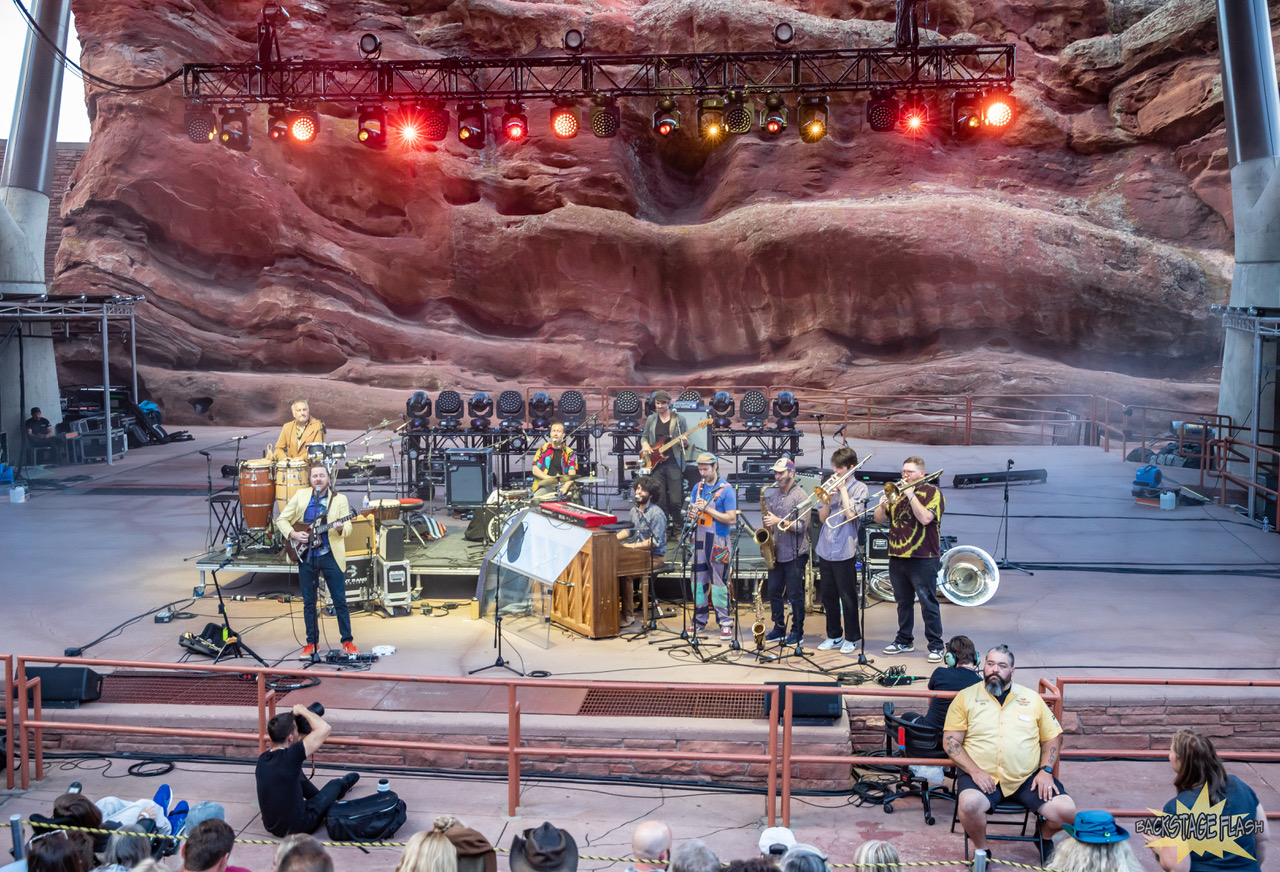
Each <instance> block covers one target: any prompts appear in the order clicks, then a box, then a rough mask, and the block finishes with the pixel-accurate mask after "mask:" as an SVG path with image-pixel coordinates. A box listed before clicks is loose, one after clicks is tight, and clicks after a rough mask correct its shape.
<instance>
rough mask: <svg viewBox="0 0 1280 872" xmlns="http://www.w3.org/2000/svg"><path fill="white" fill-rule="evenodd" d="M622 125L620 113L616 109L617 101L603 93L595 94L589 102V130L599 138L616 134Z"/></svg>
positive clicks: (606, 137)
mask: <svg viewBox="0 0 1280 872" xmlns="http://www.w3.org/2000/svg"><path fill="white" fill-rule="evenodd" d="M620 127H622V113H621V111H619V109H618V101H617V100H616V99H614V98H613V97H606V96H604V95H603V94H601V95H598V96H596V97H595V98H594V99H593V100H592V102H591V132H592V133H594V134H595V135H596V136H598V137H600V138H601V139H608V138H610V137H613V136H617V135H618V129H619V128H620Z"/></svg>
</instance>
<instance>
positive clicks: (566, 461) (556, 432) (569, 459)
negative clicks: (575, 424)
mask: <svg viewBox="0 0 1280 872" xmlns="http://www.w3.org/2000/svg"><path fill="white" fill-rule="evenodd" d="M547 436H548V437H549V439H548V441H547V443H546V444H545V445H543V446H542V448H541V449H540V450H539V451H538V456H537V457H535V458H534V459H533V467H532V468H531V469H530V472H532V473H533V477H534V478H536V479H538V481H539V482H546V486H550V485H553V484H555V483H556V481H559V480H560V479H561V478H562V477H564V476H576V475H577V474H578V455H577V453H575V452H574V450H573V449H572V448H570V447H569V446H568V445H566V444H565V434H564V424H561V423H560V422H559V421H556V422H555V423H554V424H552V425H551V430H550V432H548V434H547ZM575 485H576V483H575V482H574V481H573V479H565V480H564V481H561V482H560V488H559V491H560V496H562V497H564V496H568V495H569V493H570V492H571V491H572V490H573V488H574V487H575ZM548 493H550V491H548Z"/></svg>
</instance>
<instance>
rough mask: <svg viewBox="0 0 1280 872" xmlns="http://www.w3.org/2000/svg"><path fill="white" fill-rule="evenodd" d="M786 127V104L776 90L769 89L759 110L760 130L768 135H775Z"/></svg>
mask: <svg viewBox="0 0 1280 872" xmlns="http://www.w3.org/2000/svg"><path fill="white" fill-rule="evenodd" d="M786 129H787V104H786V103H785V102H784V101H783V99H782V95H781V94H779V93H778V92H777V91H770V92H769V93H768V94H767V95H765V98H764V108H763V109H761V110H760V130H761V132H763V133H765V134H767V135H769V136H777V135H778V134H779V133H781V132H782V131H784V130H786Z"/></svg>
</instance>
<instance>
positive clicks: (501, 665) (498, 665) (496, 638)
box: [467, 581, 524, 678]
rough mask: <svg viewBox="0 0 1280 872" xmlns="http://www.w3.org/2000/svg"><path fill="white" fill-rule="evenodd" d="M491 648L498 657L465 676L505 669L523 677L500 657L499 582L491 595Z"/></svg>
mask: <svg viewBox="0 0 1280 872" xmlns="http://www.w3.org/2000/svg"><path fill="white" fill-rule="evenodd" d="M493 647H494V648H496V649H497V650H498V657H497V659H496V660H494V661H493V662H492V663H490V664H489V665H488V666H479V667H477V668H475V669H472V670H471V671H470V672H468V673H467V675H475V674H476V673H477V672H484V671H485V670H487V669H507V670H510V671H511V672H514V673H515V674H516V675H519V676H520V677H522V678H523V677H524V673H523V672H521V671H520V670H519V669H516V668H515V667H514V666H512V665H511V662H510V661H509V660H504V659H503V657H502V583H501V581H499V583H498V586H497V589H496V591H495V592H494V595H493Z"/></svg>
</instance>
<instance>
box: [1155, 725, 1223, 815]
mask: <svg viewBox="0 0 1280 872" xmlns="http://www.w3.org/2000/svg"><path fill="white" fill-rule="evenodd" d="M1169 765H1170V766H1172V767H1173V773H1174V777H1173V786H1174V787H1176V788H1178V792H1179V793H1181V792H1182V791H1184V790H1199V789H1200V787H1201V786H1202V785H1205V784H1207V785H1209V799H1210V801H1211V802H1220V801H1221V800H1222V798H1223V797H1224V796H1226V795H1227V770H1226V768H1225V767H1224V766H1223V765H1222V759H1221V758H1220V757H1219V756H1218V752H1217V751H1216V750H1215V749H1214V747H1213V742H1211V741H1209V737H1208V736H1202V735H1200V734H1199V733H1197V732H1196V731H1195V730H1178V732H1176V733H1174V734H1173V741H1172V742H1171V743H1170V744H1169Z"/></svg>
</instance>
